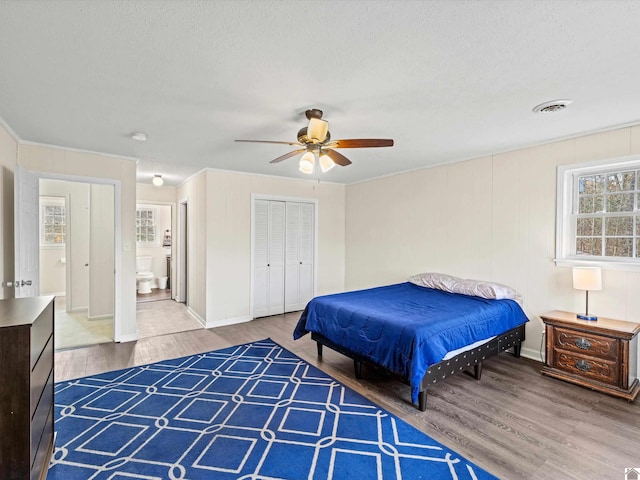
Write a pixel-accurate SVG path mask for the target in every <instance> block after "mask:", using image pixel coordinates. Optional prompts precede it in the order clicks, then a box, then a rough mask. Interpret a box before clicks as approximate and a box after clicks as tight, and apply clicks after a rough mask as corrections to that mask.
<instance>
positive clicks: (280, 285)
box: [267, 201, 285, 315]
mask: <svg viewBox="0 0 640 480" xmlns="http://www.w3.org/2000/svg"><path fill="white" fill-rule="evenodd" d="M284 233H285V203H284V202H278V201H271V202H269V263H268V264H267V268H268V272H269V313H267V315H278V314H280V313H284V252H285V236H284Z"/></svg>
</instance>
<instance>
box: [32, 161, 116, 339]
mask: <svg viewBox="0 0 640 480" xmlns="http://www.w3.org/2000/svg"><path fill="white" fill-rule="evenodd" d="M26 170H29V169H26ZM29 171H30V172H31V173H33V174H34V175H35V176H36V177H37V178H38V197H39V196H40V180H62V181H66V182H78V183H89V184H91V183H94V184H99V185H112V186H113V188H114V191H113V208H114V212H113V213H114V215H113V218H114V236H115V238H114V239H113V240H114V242H113V248H114V252H113V253H114V255H113V258H114V265H113V269H114V305H113V341H114V342H120V341H121V339H122V318H123V315H124V312H123V302H122V289H121V288H120V286H121V285H122V216H121V211H122V185H121V182H120V180H115V179H109V178H99V177H85V176H79V175H66V174H60V173H50V172H39V171H31V170H29ZM38 274H39V272H38Z"/></svg>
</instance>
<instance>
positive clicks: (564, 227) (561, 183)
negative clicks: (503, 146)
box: [555, 155, 640, 271]
mask: <svg viewBox="0 0 640 480" xmlns="http://www.w3.org/2000/svg"><path fill="white" fill-rule="evenodd" d="M638 169H640V155H631V156H627V157H620V158H613V159H606V160H598V161H595V162H589V163H582V164H578V165H562V166H559V167H558V178H557V197H556V198H557V205H556V207H557V210H556V258H555V262H556V265H558V266H561V267H575V266H585V265H590V266H599V267H602V268H607V269H614V270H628V271H640V258H628V257H627V258H616V257H595V256H586V255H577V254H576V252H575V249H576V221H575V215H576V213H577V208H578V205H577V198H578V196H577V189H578V177H581V176H584V175H595V174H598V173H605V172H611V171H626V170H638ZM639 207H640V205H638V201H636V205H635V209H634V211H633V213H634V214H636V215H638V214H639Z"/></svg>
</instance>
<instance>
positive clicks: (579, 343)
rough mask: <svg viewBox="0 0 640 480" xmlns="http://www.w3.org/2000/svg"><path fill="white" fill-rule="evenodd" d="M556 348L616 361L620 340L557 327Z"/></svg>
mask: <svg viewBox="0 0 640 480" xmlns="http://www.w3.org/2000/svg"><path fill="white" fill-rule="evenodd" d="M554 347H555V348H559V349H562V350H568V351H570V352H575V353H580V354H583V355H589V356H594V357H600V358H605V359H609V360H612V361H615V359H616V358H618V342H617V340H616V339H615V338H610V337H603V336H600V335H594V334H592V333H585V332H578V331H576V330H567V329H564V328H556V329H555V346H554Z"/></svg>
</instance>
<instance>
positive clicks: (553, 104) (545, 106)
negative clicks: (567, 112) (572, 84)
mask: <svg viewBox="0 0 640 480" xmlns="http://www.w3.org/2000/svg"><path fill="white" fill-rule="evenodd" d="M570 103H571V100H551V101H550V102H544V103H541V104H540V105H536V106H535V107H533V111H534V112H535V113H554V112H559V111H561V110H564V109H565V108H567V107H568V106H569V104H570Z"/></svg>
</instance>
